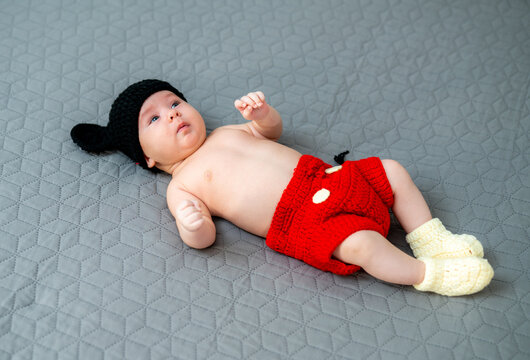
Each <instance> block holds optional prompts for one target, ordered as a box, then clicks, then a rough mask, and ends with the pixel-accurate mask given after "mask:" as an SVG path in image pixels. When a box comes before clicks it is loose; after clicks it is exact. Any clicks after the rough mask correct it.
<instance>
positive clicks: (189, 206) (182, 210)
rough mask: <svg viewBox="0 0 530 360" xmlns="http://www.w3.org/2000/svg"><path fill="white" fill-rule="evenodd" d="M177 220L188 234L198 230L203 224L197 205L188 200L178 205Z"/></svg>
mask: <svg viewBox="0 0 530 360" xmlns="http://www.w3.org/2000/svg"><path fill="white" fill-rule="evenodd" d="M177 219H178V220H179V222H180V223H181V224H182V226H183V227H184V228H185V229H186V230H188V231H190V232H194V231H197V230H199V229H200V227H201V226H202V224H204V217H203V215H202V212H201V209H200V207H199V204H198V203H196V202H194V201H190V200H184V201H182V202H181V203H180V204H179V206H178V207H177Z"/></svg>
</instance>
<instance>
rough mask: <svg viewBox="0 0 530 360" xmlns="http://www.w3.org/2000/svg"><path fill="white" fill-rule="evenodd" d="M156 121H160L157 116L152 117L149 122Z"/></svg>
mask: <svg viewBox="0 0 530 360" xmlns="http://www.w3.org/2000/svg"><path fill="white" fill-rule="evenodd" d="M158 119H160V117H159V116H153V117H152V118H151V122H152V123H154V122H155V121H157V120H158Z"/></svg>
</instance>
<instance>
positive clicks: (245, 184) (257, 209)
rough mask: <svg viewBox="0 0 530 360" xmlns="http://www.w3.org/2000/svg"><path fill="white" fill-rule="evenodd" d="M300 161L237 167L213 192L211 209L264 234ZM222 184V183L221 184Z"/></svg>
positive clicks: (258, 233)
mask: <svg viewBox="0 0 530 360" xmlns="http://www.w3.org/2000/svg"><path fill="white" fill-rule="evenodd" d="M297 162H298V161H293V162H292V163H288V164H285V166H284V164H282V166H272V164H270V165H263V166H259V167H255V168H252V167H250V168H248V167H247V168H244V167H243V168H241V169H240V170H242V171H241V172H239V171H238V170H234V172H233V173H232V176H230V177H227V179H226V181H225V182H224V181H222V179H219V181H220V182H221V183H222V185H221V186H216V187H217V189H216V190H215V191H214V192H213V193H212V196H211V201H210V203H211V205H210V207H211V208H210V211H211V212H212V215H214V216H220V217H222V218H224V219H226V220H228V221H230V222H232V223H233V224H235V225H236V226H238V227H240V228H242V229H243V230H245V231H248V232H250V233H252V234H255V235H258V236H261V237H265V236H266V235H267V232H268V229H269V226H270V224H271V221H272V217H273V215H274V211H275V209H276V206H277V204H278V202H279V201H280V198H281V196H282V193H283V190H284V189H285V188H286V187H287V185H288V184H289V181H290V180H291V178H292V175H293V171H294V168H295V167H296V164H297ZM218 185H219V184H218Z"/></svg>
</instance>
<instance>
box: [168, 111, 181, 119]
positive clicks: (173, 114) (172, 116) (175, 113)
mask: <svg viewBox="0 0 530 360" xmlns="http://www.w3.org/2000/svg"><path fill="white" fill-rule="evenodd" d="M177 117H180V113H179V112H178V111H177V110H170V112H169V121H170V122H171V121H173V120H174V119H175V118H177Z"/></svg>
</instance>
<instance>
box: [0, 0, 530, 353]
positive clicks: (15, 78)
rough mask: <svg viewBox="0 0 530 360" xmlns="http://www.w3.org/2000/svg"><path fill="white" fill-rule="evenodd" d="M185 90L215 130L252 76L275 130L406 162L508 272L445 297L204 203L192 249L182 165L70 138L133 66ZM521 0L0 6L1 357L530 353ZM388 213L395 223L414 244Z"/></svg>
mask: <svg viewBox="0 0 530 360" xmlns="http://www.w3.org/2000/svg"><path fill="white" fill-rule="evenodd" d="M144 78H160V79H164V80H167V81H170V82H171V83H172V84H174V85H175V86H177V87H178V88H180V89H181V90H182V91H183V92H184V94H186V97H187V98H188V100H189V101H190V103H192V104H193V105H194V106H195V107H196V108H197V109H199V110H200V111H201V113H202V114H203V116H204V118H205V120H206V124H207V127H208V130H209V131H211V130H212V129H214V128H216V127H218V126H220V125H223V124H230V123H236V122H242V121H243V120H242V119H241V117H240V115H239V113H238V112H237V111H236V110H235V109H234V108H233V101H234V99H236V98H238V97H240V96H241V95H243V94H245V93H247V92H248V91H252V90H256V89H260V90H262V91H264V92H265V93H266V94H267V95H268V99H269V101H270V102H271V103H272V104H273V105H274V106H275V107H276V108H277V109H278V110H279V112H280V113H281V114H282V117H283V119H284V125H285V126H284V134H283V136H282V138H281V139H280V142H282V143H284V144H286V145H288V146H291V147H293V148H295V149H297V150H299V151H300V152H302V153H307V154H312V155H316V156H319V157H321V158H323V159H324V160H326V161H327V162H330V163H332V162H333V155H335V154H337V153H339V152H342V151H344V150H349V151H350V155H349V157H348V159H350V160H354V159H360V158H364V157H368V156H379V157H382V158H393V159H396V160H398V161H399V162H401V163H402V164H403V165H404V166H405V167H406V168H407V169H408V170H409V172H410V173H411V175H412V177H413V179H414V180H415V182H416V184H417V185H418V187H419V188H420V189H421V190H422V192H423V193H424V195H425V197H426V199H427V201H428V203H429V204H430V206H431V208H432V212H433V214H434V215H435V216H437V217H440V218H442V219H443V221H444V223H445V224H446V225H447V227H448V228H449V229H450V230H452V231H455V232H466V233H471V234H474V235H476V236H477V237H478V238H479V239H480V240H481V241H482V243H483V244H484V248H485V254H486V258H488V259H489V261H490V263H491V264H492V266H493V267H494V269H495V277H494V279H493V281H492V283H491V284H490V286H489V287H487V288H486V289H485V290H484V291H482V292H480V293H478V294H475V295H472V296H467V297H456V298H449V297H444V296H439V295H436V294H432V293H421V292H418V291H416V290H414V288H412V287H402V286H396V285H390V284H386V283H383V282H380V281H377V280H375V279H374V278H372V277H370V276H368V275H367V274H366V273H364V272H360V273H357V274H355V275H353V276H348V277H341V276H336V275H332V274H330V273H325V272H321V271H319V270H316V269H314V268H311V267H309V266H308V265H306V264H304V263H302V262H299V261H297V260H295V259H291V258H288V257H286V256H284V255H281V254H278V253H275V252H273V251H272V250H270V249H268V248H267V247H266V246H265V244H264V241H263V239H261V238H259V237H256V236H253V235H250V234H248V233H246V232H244V231H242V230H240V229H238V228H236V227H235V226H233V225H232V224H230V223H229V222H227V221H224V220H222V219H215V222H216V226H217V231H218V234H217V241H216V243H215V244H214V246H212V247H211V248H208V249H206V250H194V249H190V248H188V247H187V246H185V245H183V243H182V242H181V240H180V239H179V235H178V232H177V229H176V227H175V223H174V219H173V218H172V216H171V214H170V212H169V210H168V209H167V206H166V201H165V192H166V187H167V184H168V182H169V177H168V176H167V175H163V174H157V175H153V174H150V173H148V172H147V171H145V170H142V169H141V168H139V167H138V166H135V164H133V163H131V162H130V161H129V160H128V158H126V157H125V156H124V155H122V154H119V153H109V154H106V155H104V156H94V155H91V154H87V153H85V152H83V151H82V150H80V149H79V148H78V147H77V146H76V145H75V144H74V143H73V142H72V141H71V139H70V136H69V131H70V129H71V128H72V126H74V125H75V124H77V123H80V122H94V123H99V124H102V125H103V124H106V122H107V117H108V113H109V110H110V105H111V103H112V101H113V99H114V98H115V97H116V96H117V95H118V94H119V93H120V92H121V91H122V90H123V89H124V88H125V87H126V86H127V85H129V84H132V83H133V82H136V81H138V80H141V79H144ZM529 89H530V4H529V2H528V1H525V0H509V1H508V0H482V1H478V0H477V1H475V0H402V1H394V0H381V1H364V0H325V1H315V0H289V1H281V0H271V1H269V0H261V1H260V0H247V1H243V0H241V1H240V0H222V1H214V0H198V1H191V0H186V1H171V0H141V1H133V0H131V1H124V0H122V1H118V0H116V1H114V0H86V1H85V0H83V1H81V0H57V1H54V0H41V1H31V0H22V1H18V0H17V1H1V3H0V358H1V359H74V358H79V359H90V360H93V359H103V358H105V359H126V358H127V359H148V358H150V359H169V358H180V359H194V358H196V359H304V360H309V359H328V358H335V359H528V358H530V321H529V319H530V275H529V270H528V268H529V264H530V234H529V229H530V180H529V179H530V150H529V149H530V147H529V146H528V144H529V143H530V139H529V137H530V136H529V133H530V100H529ZM404 236H405V233H404V231H403V230H402V229H401V228H400V226H399V225H398V224H397V222H396V221H393V224H392V227H391V230H390V235H389V239H390V240H391V241H392V242H393V243H394V244H396V245H397V246H398V247H400V248H402V249H404V250H405V251H407V252H409V253H410V249H409V248H408V246H407V244H406V243H405V240H404Z"/></svg>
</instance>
